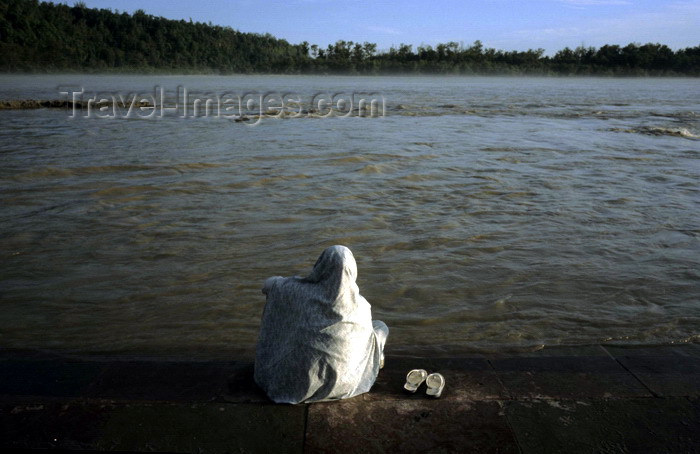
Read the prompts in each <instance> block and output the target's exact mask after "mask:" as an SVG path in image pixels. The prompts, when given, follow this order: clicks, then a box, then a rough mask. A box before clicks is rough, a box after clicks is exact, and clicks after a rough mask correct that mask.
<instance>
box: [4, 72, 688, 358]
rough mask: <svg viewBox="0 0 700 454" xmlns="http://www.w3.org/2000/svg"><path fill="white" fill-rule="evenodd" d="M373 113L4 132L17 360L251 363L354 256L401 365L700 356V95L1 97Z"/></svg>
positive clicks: (16, 120) (37, 86)
mask: <svg viewBox="0 0 700 454" xmlns="http://www.w3.org/2000/svg"><path fill="white" fill-rule="evenodd" d="M0 81H1V82H2V83H1V84H0V99H19V98H36V99H54V98H58V97H59V95H58V90H57V88H56V87H57V86H59V85H72V86H82V87H84V88H85V89H86V91H102V92H118V93H125V94H126V93H131V92H134V91H140V92H148V91H152V90H153V87H154V86H156V85H159V86H162V87H165V88H166V89H168V90H170V91H171V92H174V91H175V89H176V87H177V86H178V85H183V86H187V87H188V88H189V89H191V90H192V92H193V93H195V94H196V93H198V92H200V93H205V92H216V93H223V92H226V91H229V92H231V91H233V92H240V93H243V92H248V91H260V92H267V91H279V92H295V93H298V94H300V95H301V96H302V97H303V99H304V100H310V99H312V97H313V95H314V94H316V93H318V92H323V91H328V92H374V93H379V94H381V95H382V96H383V97H384V99H385V102H386V116H384V117H382V118H362V117H349V118H309V117H303V118H296V119H272V118H265V119H263V120H262V121H260V122H259V124H257V125H256V126H250V125H247V124H244V123H235V122H233V121H230V120H224V119H216V118H189V119H182V118H178V117H177V116H175V115H172V116H165V117H164V118H153V119H138V118H131V119H95V118H88V119H85V118H75V119H69V118H68V115H69V112H68V111H65V110H56V109H39V110H12V111H0V156H1V157H2V164H3V165H2V166H0V204H1V206H2V211H1V212H0V254H2V260H0V307H1V308H2V312H3V316H2V317H1V318H0V344H1V345H2V346H4V347H15V348H45V349H55V350H71V351H76V352H81V353H128V354H140V355H150V354H155V355H160V354H167V355H174V356H189V357H192V356H196V357H211V356H224V357H225V356H227V355H229V356H231V355H241V354H249V353H250V352H251V351H252V349H253V348H254V345H255V342H256V340H257V332H258V327H259V321H260V316H261V313H262V308H263V305H264V296H263V295H262V294H261V292H260V289H261V287H262V283H263V281H264V279H265V278H267V277H268V276H272V275H284V276H289V275H295V274H297V275H303V274H306V273H308V272H309V271H310V270H311V267H312V265H313V264H314V262H315V260H316V258H317V257H318V255H319V254H320V252H321V251H322V250H323V249H324V248H325V247H327V246H329V245H333V244H344V245H346V246H348V247H350V248H351V249H352V251H353V253H354V254H355V257H356V259H357V263H358V270H359V278H358V285H359V287H360V291H361V293H362V294H363V295H364V296H365V297H366V298H367V299H368V301H369V302H370V303H371V304H372V307H373V314H374V317H375V318H379V319H382V320H384V321H385V322H386V323H387V324H388V325H389V327H390V329H391V333H390V337H389V343H388V345H387V349H388V351H390V352H401V353H416V354H418V353H421V352H428V351H429V352H440V353H445V354H456V353H460V352H473V351H499V350H508V349H535V348H540V347H541V346H542V345H556V344H588V343H599V342H616V343H633V344H665V343H672V342H674V343H675V342H697V341H699V340H700V266H699V265H700V263H699V262H700V214H699V213H700V187H699V183H698V182H699V181H700V178H699V177H700V137H698V136H699V135H700V98H699V97H698V95H697V94H698V93H700V81H698V80H697V79H593V78H591V79H555V78H541V79H538V78H534V79H530V78H433V77H396V78H391V77H335V76H333V77H300V76H262V77H261V76H235V77H223V76H221V77H219V76H187V77H184V76H183V77H179V76H168V77H163V76H79V75H70V76H23V77H18V76H1V77H0Z"/></svg>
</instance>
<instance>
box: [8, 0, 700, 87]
mask: <svg viewBox="0 0 700 454" xmlns="http://www.w3.org/2000/svg"><path fill="white" fill-rule="evenodd" d="M0 55H1V56H2V57H1V59H0V71H6V72H7V71H11V72H18V71H23V72H24V71H29V72H37V71H40V72H51V71H89V72H106V71H139V72H153V71H158V72H191V73H192V72H197V73H200V72H201V73H292V74H300V73H302V74H306V73H308V74H314V73H351V74H384V73H412V74H538V75H691V76H700V45H698V46H695V47H689V48H686V49H679V50H677V51H673V50H672V49H670V48H669V47H668V46H666V45H662V44H652V43H649V44H644V45H640V44H628V45H626V46H624V47H621V46H618V45H605V46H602V47H600V48H599V49H596V48H594V47H583V46H581V47H578V48H576V49H569V48H565V49H563V50H560V51H559V52H557V53H556V54H555V55H554V56H553V57H549V56H545V55H544V50H543V49H534V50H533V49H531V50H528V51H502V50H495V49H490V48H484V46H483V45H482V44H481V42H480V41H476V42H475V43H474V44H472V45H470V46H464V45H462V44H459V43H456V42H448V43H445V44H438V45H437V46H435V47H432V46H419V47H418V48H417V49H415V50H414V49H413V47H412V46H411V45H407V44H401V45H399V46H398V47H392V48H390V49H389V50H388V51H382V52H378V50H377V45H376V44H373V43H367V42H365V43H354V42H352V41H338V42H336V43H335V44H333V45H329V46H327V47H326V48H322V47H319V46H317V45H315V44H314V45H310V44H309V43H307V42H303V43H301V44H290V43H288V42H287V41H285V40H283V39H277V38H275V37H273V36H272V35H270V34H264V35H261V34H255V33H241V32H239V31H236V30H234V29H232V28H230V27H221V26H217V25H212V24H204V23H200V22H192V21H191V20H190V21H185V20H170V19H165V18H162V17H156V16H151V15H148V14H146V13H144V12H143V11H140V10H139V11H136V12H135V13H134V14H127V13H119V12H117V11H111V10H108V9H91V8H87V7H86V6H85V5H84V4H78V5H76V6H73V7H71V6H67V5H63V4H53V3H50V2H39V1H38V0H0Z"/></svg>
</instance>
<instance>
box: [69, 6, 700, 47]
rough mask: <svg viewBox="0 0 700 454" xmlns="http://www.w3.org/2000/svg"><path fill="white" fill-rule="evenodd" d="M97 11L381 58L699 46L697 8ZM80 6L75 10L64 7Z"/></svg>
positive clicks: (189, 8)
mask: <svg viewBox="0 0 700 454" xmlns="http://www.w3.org/2000/svg"><path fill="white" fill-rule="evenodd" d="M83 2H84V3H85V4H86V5H87V6H88V7H91V8H108V9H111V10H119V11H120V12H123V11H126V12H129V13H132V12H134V11H136V10H137V9H143V10H144V11H145V12H146V13H148V14H152V15H155V16H163V17H167V18H170V19H185V20H189V19H190V18H191V19H192V20H193V21H195V22H211V23H212V24H215V25H223V26H230V27H232V28H234V29H236V30H240V31H242V32H254V33H270V34H272V35H273V36H275V37H277V38H282V39H286V40H287V41H289V42H291V43H294V44H296V43H300V42H302V41H308V42H309V43H310V44H318V45H320V46H322V47H326V46H327V45H328V44H330V43H334V42H336V41H338V40H341V39H342V40H346V41H354V42H365V41H368V42H373V43H377V46H378V49H379V50H387V49H388V48H389V47H391V46H392V45H393V46H398V45H399V44H401V43H405V44H411V45H413V46H414V49H415V48H416V47H417V46H419V45H432V46H434V45H435V44H437V43H445V42H448V41H456V42H458V43H463V44H464V45H470V44H471V43H473V42H474V41H476V40H481V41H482V43H483V44H484V46H486V47H493V48H496V49H502V50H527V49H538V48H542V49H545V52H546V54H548V55H553V54H554V53H555V52H556V51H557V50H560V49H563V48H564V47H567V46H568V47H571V48H574V47H577V46H580V45H583V46H595V47H600V46H602V45H603V44H620V45H626V44H629V43H631V42H637V43H642V44H643V43H647V42H654V43H656V42H658V43H662V44H667V45H668V46H670V47H671V48H672V49H674V50H675V49H679V48H685V47H694V46H698V45H700V0H483V1H476V0H462V1H458V0H405V1H382V0H374V1H372V0H280V1H278V0H268V1H265V0H197V1H191V0H148V1H147V2H146V1H144V0H83ZM58 3H67V4H70V5H72V4H74V3H76V1H71V0H68V1H59V2H58Z"/></svg>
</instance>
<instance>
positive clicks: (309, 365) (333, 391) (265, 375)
mask: <svg viewBox="0 0 700 454" xmlns="http://www.w3.org/2000/svg"><path fill="white" fill-rule="evenodd" d="M356 279H357V265H356V264H355V258H354V257H353V255H352V252H350V249H348V248H346V247H345V246H332V247H329V248H327V249H326V250H325V251H323V253H322V254H321V256H320V257H319V258H318V260H317V261H316V264H315V265H314V268H313V271H311V274H310V275H309V276H307V277H305V278H302V277H296V276H295V277H289V278H283V277H279V276H275V277H271V278H269V279H267V280H266V281H265V285H264V287H263V290H262V291H263V293H264V294H265V295H267V303H266V304H265V309H264V311H263V316H262V323H261V327H260V337H259V339H258V346H257V351H256V354H255V382H256V383H257V384H258V386H260V387H261V388H262V389H263V390H264V391H265V393H266V394H267V395H268V397H269V398H270V399H272V400H273V401H275V402H278V403H291V404H296V403H302V402H319V401H327V400H336V399H345V398H349V397H353V396H357V395H358V394H362V393H366V392H367V391H369V390H370V388H371V387H372V385H373V384H374V381H375V380H376V378H377V374H378V373H379V369H380V367H381V366H382V362H383V357H384V355H383V350H384V343H385V342H386V338H387V335H388V334H389V328H387V326H386V324H384V322H381V321H378V320H375V321H374V322H373V321H372V312H371V306H370V305H369V303H368V302H367V300H366V299H364V297H362V295H360V290H359V288H358V287H357V284H356V283H355V280H356Z"/></svg>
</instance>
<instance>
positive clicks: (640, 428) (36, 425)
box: [0, 345, 700, 453]
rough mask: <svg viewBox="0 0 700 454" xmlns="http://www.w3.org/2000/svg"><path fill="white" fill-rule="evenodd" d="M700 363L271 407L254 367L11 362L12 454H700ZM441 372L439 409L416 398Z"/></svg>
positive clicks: (520, 361) (511, 374)
mask: <svg viewBox="0 0 700 454" xmlns="http://www.w3.org/2000/svg"><path fill="white" fill-rule="evenodd" d="M699 358H700V349H698V348H697V346H695V345H691V346H687V347H675V346H674V347H659V348H640V349H634V348H621V347H605V348H603V347H600V346H593V347H581V348H552V349H544V350H542V351H539V352H533V353H523V354H511V355H479V356H477V357H471V358H435V357H430V358H409V357H400V356H388V357H387V361H386V364H387V366H386V368H385V369H384V370H382V371H381V373H380V376H379V378H378V379H377V382H376V384H375V386H374V388H373V389H372V391H371V392H370V393H367V394H364V395H362V396H358V397H356V398H354V399H349V400H345V401H340V402H329V403H317V404H311V405H296V406H292V405H275V404H272V403H270V402H269V401H268V400H267V399H266V397H265V396H264V394H263V393H262V392H261V391H260V390H259V389H258V388H257V387H256V386H255V384H254V383H253V380H252V372H253V367H252V364H251V363H250V362H245V361H244V362H236V361H196V362H194V361H193V362H186V361H155V360H148V361H146V360H141V361H139V360H135V359H130V360H120V361H111V360H109V359H108V358H100V359H98V360H91V359H89V358H82V359H81V358H67V357H62V356H59V355H50V354H49V355H46V354H39V353H32V352H13V351H7V350H5V351H0V447H4V448H12V449H21V450H30V451H31V450H43V449H52V450H55V449H59V450H64V451H65V450H67V451H90V450H100V451H102V450H108V451H143V452H145V451H161V452H331V451H332V452H337V451H341V452H342V451H345V452H398V451H400V452H426V451H428V452H524V453H529V452H533V453H534V452H543V451H546V452H565V453H571V452H596V451H599V452H698V451H700V436H699V435H697V434H700V400H699V399H698V390H699V388H700V377H699V376H698V375H699V373H700V360H699ZM413 368H425V369H427V370H429V371H431V372H435V371H438V372H441V373H442V374H443V375H444V376H445V377H446V382H447V384H446V387H445V391H444V392H443V396H442V397H441V398H440V399H433V398H429V397H427V396H425V391H424V389H420V390H419V391H418V392H417V393H415V394H409V393H406V392H405V391H403V389H402V387H403V383H404V379H405V375H406V372H408V370H410V369H413Z"/></svg>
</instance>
